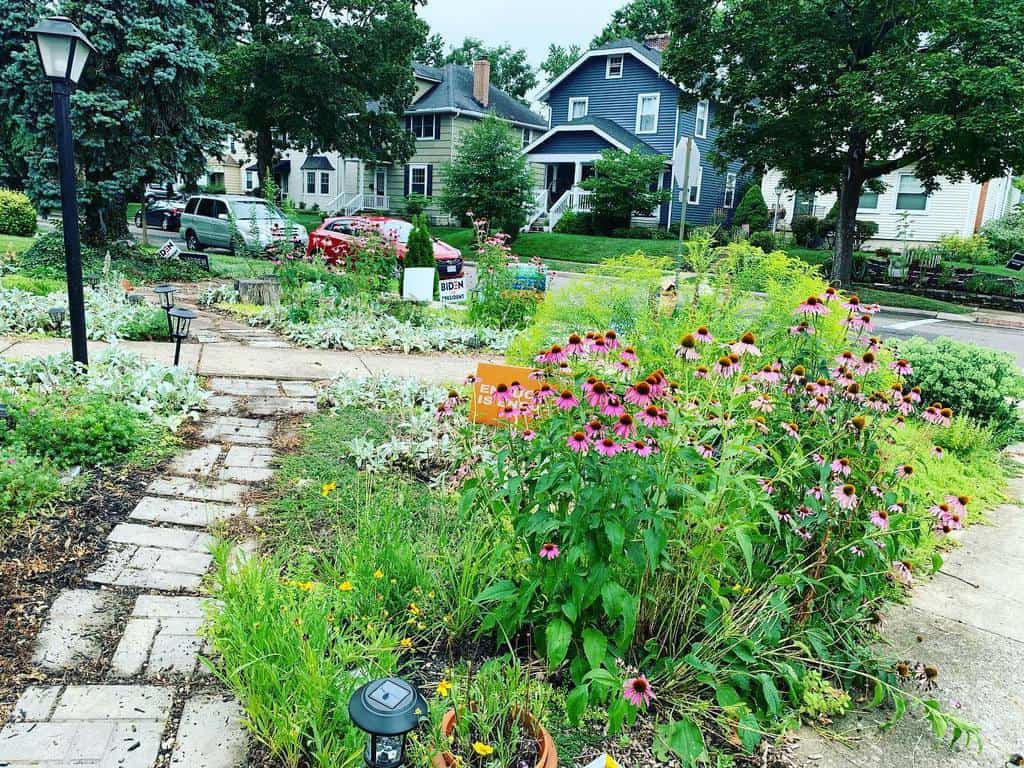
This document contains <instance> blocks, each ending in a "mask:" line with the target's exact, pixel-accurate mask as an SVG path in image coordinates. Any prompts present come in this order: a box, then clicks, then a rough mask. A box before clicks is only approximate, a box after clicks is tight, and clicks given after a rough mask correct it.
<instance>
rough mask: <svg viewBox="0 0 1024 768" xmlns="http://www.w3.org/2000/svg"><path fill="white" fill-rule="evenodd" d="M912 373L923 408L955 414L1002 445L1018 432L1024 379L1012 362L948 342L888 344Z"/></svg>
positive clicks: (1004, 355)
mask: <svg viewBox="0 0 1024 768" xmlns="http://www.w3.org/2000/svg"><path fill="white" fill-rule="evenodd" d="M893 346H894V348H895V349H896V352H897V354H899V355H900V356H901V357H904V358H906V359H907V360H908V361H909V362H910V364H911V365H912V366H913V368H914V382H915V383H916V384H917V385H918V386H920V387H921V396H922V398H923V400H924V401H925V402H932V401H939V402H941V403H943V404H945V405H948V406H949V407H951V408H952V409H953V410H954V412H956V413H960V414H963V415H965V416H970V417H972V418H974V419H977V420H978V421H979V422H981V423H982V424H991V425H992V426H993V428H994V429H995V430H996V431H997V432H998V433H999V434H1000V436H1001V437H1002V438H1003V439H1004V440H1009V439H1010V438H1011V437H1012V435H1013V434H1014V432H1015V430H1016V429H1018V428H1019V420H1018V417H1017V412H1016V406H1015V404H1014V403H1012V402H1009V401H1008V398H1010V399H1013V398H1021V397H1024V376H1021V374H1020V373H1019V372H1018V370H1017V365H1016V362H1015V361H1014V359H1013V356H1012V355H1010V354H1007V353H1004V352H995V351H993V350H990V349H984V348H982V347H976V346H974V345H973V344H964V343H962V342H959V341H954V340H952V339H947V338H939V339H934V340H931V341H928V340H925V339H921V338H913V339H907V340H902V341H898V342H893Z"/></svg>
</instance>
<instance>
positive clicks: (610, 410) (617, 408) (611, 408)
mask: <svg viewBox="0 0 1024 768" xmlns="http://www.w3.org/2000/svg"><path fill="white" fill-rule="evenodd" d="M625 412H626V406H624V405H623V404H622V398H621V397H619V396H618V395H608V402H607V403H605V404H604V407H603V408H601V413H603V414H604V415H605V416H616V417H617V416H621V415H622V414H624V413H625Z"/></svg>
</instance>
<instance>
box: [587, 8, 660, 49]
mask: <svg viewBox="0 0 1024 768" xmlns="http://www.w3.org/2000/svg"><path fill="white" fill-rule="evenodd" d="M671 17H672V0H630V2H628V3H626V4H625V5H624V6H622V7H621V8H618V9H617V10H615V11H614V12H613V13H612V17H611V19H610V20H609V21H608V23H607V24H605V25H604V29H602V30H601V31H600V32H599V33H598V34H597V36H596V37H595V38H594V39H593V40H592V41H591V43H590V45H591V47H594V46H598V45H604V44H605V43H608V42H611V41H612V40H618V39H620V38H623V37H627V38H630V39H632V40H640V41H641V42H642V41H643V39H644V38H645V37H648V36H650V35H658V34H661V33H663V32H667V31H668V29H669V22H670V21H671Z"/></svg>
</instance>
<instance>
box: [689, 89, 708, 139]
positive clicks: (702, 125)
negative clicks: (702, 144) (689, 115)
mask: <svg viewBox="0 0 1024 768" xmlns="http://www.w3.org/2000/svg"><path fill="white" fill-rule="evenodd" d="M710 114H711V103H710V102H709V101H708V100H707V99H701V100H700V101H698V102H697V115H696V117H695V118H694V121H693V135H694V136H696V137H697V138H698V139H706V138H707V137H708V116H709V115H710Z"/></svg>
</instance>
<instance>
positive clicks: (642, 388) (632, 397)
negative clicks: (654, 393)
mask: <svg viewBox="0 0 1024 768" xmlns="http://www.w3.org/2000/svg"><path fill="white" fill-rule="evenodd" d="M625 398H626V402H627V403H632V404H633V405H638V406H640V407H641V408H643V407H645V406H648V405H650V404H651V400H652V397H651V385H650V384H648V383H647V382H646V381H638V382H637V383H636V384H630V385H629V386H628V387H627V388H626V396H625Z"/></svg>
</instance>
